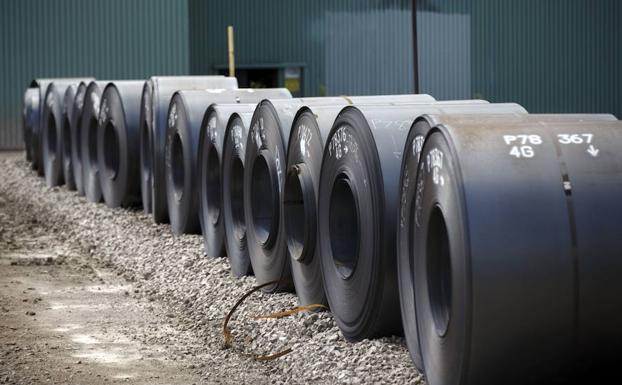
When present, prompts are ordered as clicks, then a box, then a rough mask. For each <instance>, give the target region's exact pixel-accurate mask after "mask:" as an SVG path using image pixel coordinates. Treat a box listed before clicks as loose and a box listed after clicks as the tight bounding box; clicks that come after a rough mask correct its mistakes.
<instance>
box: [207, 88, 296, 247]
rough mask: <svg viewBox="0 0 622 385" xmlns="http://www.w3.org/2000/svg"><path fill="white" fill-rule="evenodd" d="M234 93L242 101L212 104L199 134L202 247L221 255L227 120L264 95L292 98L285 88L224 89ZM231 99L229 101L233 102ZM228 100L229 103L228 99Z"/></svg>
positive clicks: (251, 107)
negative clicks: (223, 166) (224, 150)
mask: <svg viewBox="0 0 622 385" xmlns="http://www.w3.org/2000/svg"><path fill="white" fill-rule="evenodd" d="M223 94H224V95H223V96H225V97H226V95H227V94H231V95H232V96H235V101H237V102H238V103H251V104H250V105H247V104H245V105H244V107H241V106H242V104H212V105H211V106H210V107H209V108H208V109H207V111H206V113H205V116H204V119H203V123H202V124H201V132H200V135H199V159H198V170H197V173H198V177H199V182H198V185H197V187H198V190H199V210H200V212H199V219H200V223H201V230H202V233H203V239H204V241H205V247H206V248H205V250H206V253H207V255H208V256H211V257H220V256H223V255H224V252H225V244H224V223H223V222H224V218H223V217H222V215H221V212H222V195H221V193H222V172H221V171H222V154H223V151H222V150H223V142H224V137H225V130H226V128H227V122H228V121H229V118H230V117H231V114H233V113H234V112H240V113H243V112H248V111H252V110H254V108H255V106H256V105H257V103H258V102H259V101H260V100H262V99H265V98H274V99H291V94H290V92H289V91H288V90H287V89H285V88H275V89H270V88H266V89H256V90H254V89H238V90H230V91H226V92H224V93H223ZM235 101H233V100H232V101H231V102H233V103H234V102H235ZM231 102H230V103H231Z"/></svg>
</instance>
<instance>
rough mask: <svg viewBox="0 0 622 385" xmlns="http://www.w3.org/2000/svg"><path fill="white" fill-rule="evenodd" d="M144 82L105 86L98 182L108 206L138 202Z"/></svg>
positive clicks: (139, 196) (100, 117) (120, 205)
mask: <svg viewBox="0 0 622 385" xmlns="http://www.w3.org/2000/svg"><path fill="white" fill-rule="evenodd" d="M143 84H144V81H138V80H125V81H115V82H110V83H108V85H107V86H106V88H105V89H104V91H103V93H102V97H101V105H100V110H99V118H98V130H97V163H98V166H97V168H98V170H99V184H100V187H101V191H102V196H103V198H104V202H106V205H107V206H108V207H130V206H138V205H140V204H141V193H140V166H139V160H140V155H139V145H140V141H139V135H140V132H139V128H140V119H139V118H140V98H141V94H142V89H143Z"/></svg>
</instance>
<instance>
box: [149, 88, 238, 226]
mask: <svg viewBox="0 0 622 385" xmlns="http://www.w3.org/2000/svg"><path fill="white" fill-rule="evenodd" d="M237 87H238V83H237V79H236V78H232V77H224V76H185V77H184V76H175V77H158V76H154V77H151V78H149V79H148V80H147V81H146V82H145V84H144V87H143V93H142V99H141V110H140V167H141V171H140V174H141V194H142V200H143V210H145V213H152V214H153V219H154V221H155V222H156V223H166V222H168V220H169V219H168V207H167V197H166V186H165V168H164V147H165V145H166V131H167V119H168V109H169V107H170V102H171V98H172V97H173V94H174V93H175V92H176V91H179V90H203V89H208V88H213V89H216V88H220V89H235V88H237Z"/></svg>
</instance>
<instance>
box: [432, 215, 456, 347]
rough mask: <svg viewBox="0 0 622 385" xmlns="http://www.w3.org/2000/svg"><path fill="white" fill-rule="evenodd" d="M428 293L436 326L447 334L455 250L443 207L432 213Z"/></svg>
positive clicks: (440, 332)
mask: <svg viewBox="0 0 622 385" xmlns="http://www.w3.org/2000/svg"><path fill="white" fill-rule="evenodd" d="M426 264H427V270H428V271H427V281H428V293H429V297H430V307H431V311H432V318H433V319H434V326H435V327H436V332H437V333H438V335H439V336H441V337H442V336H444V335H445V333H446V332H447V328H448V326H449V319H450V317H451V253H450V250H449V237H448V234H447V225H446V224H445V218H444V216H443V212H442V211H441V209H440V208H439V207H438V206H436V207H434V209H432V213H431V214H430V222H429V226H428V235H427V243H426Z"/></svg>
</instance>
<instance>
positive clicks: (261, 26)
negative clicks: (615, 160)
mask: <svg viewBox="0 0 622 385" xmlns="http://www.w3.org/2000/svg"><path fill="white" fill-rule="evenodd" d="M621 18H622V2H620V1H617V0H598V1H593V0H546V1H541V0H520V1H518V0H515V1H508V0H506V1H498V0H464V1H459V0H337V1H335V0H318V1H303V0H261V1H258V0H228V1H223V0H212V1H201V0H179V1H169V0H134V1H125V0H108V1H98V0H55V1H46V0H22V1H4V2H3V3H2V12H0V28H1V37H0V51H1V52H2V56H3V58H2V60H0V81H1V82H2V87H1V88H0V149H11V148H22V147H23V143H22V132H21V130H22V128H21V126H22V123H21V115H20V111H21V105H22V96H23V95H22V93H23V90H24V88H25V87H26V86H27V85H28V83H29V82H30V80H31V78H32V77H33V76H36V77H63V76H82V75H89V76H95V77H97V78H98V79H145V78H147V77H148V76H151V75H180V74H192V75H198V74H218V73H225V71H226V67H227V40H226V27H227V26H228V25H232V26H233V27H234V29H235V60H236V69H237V71H236V75H237V77H238V81H239V84H240V86H241V87H243V86H253V87H287V88H289V89H290V91H291V92H292V94H293V95H294V96H318V95H343V94H350V95H353V94H361V95H365V94H389V93H411V92H420V93H429V94H432V95H434V96H435V97H436V98H437V99H439V100H442V99H458V98H483V99H486V100H489V101H491V102H505V101H512V102H517V103H520V104H521V105H523V106H524V107H525V108H526V109H527V110H529V111H530V112H532V113H536V112H585V113H587V112H599V113H613V114H615V115H616V116H617V117H618V118H621V117H622V95H621V93H622V71H621V70H620V69H621V68H622V23H620V19H621ZM41 31H45V32H44V33H41Z"/></svg>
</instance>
